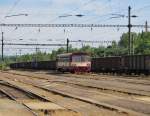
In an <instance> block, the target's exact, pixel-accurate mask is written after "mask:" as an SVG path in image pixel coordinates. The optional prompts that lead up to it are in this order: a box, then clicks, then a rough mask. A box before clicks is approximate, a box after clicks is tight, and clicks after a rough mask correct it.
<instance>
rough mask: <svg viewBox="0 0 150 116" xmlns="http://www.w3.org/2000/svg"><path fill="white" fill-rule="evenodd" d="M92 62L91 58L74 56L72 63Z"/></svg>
mask: <svg viewBox="0 0 150 116" xmlns="http://www.w3.org/2000/svg"><path fill="white" fill-rule="evenodd" d="M87 61H90V57H89V56H87V55H80V56H73V57H72V62H87Z"/></svg>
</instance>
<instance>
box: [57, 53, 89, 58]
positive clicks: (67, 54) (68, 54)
mask: <svg viewBox="0 0 150 116" xmlns="http://www.w3.org/2000/svg"><path fill="white" fill-rule="evenodd" d="M70 55H88V53H85V52H75V53H64V54H59V55H57V57H60V56H61V57H62V56H70Z"/></svg>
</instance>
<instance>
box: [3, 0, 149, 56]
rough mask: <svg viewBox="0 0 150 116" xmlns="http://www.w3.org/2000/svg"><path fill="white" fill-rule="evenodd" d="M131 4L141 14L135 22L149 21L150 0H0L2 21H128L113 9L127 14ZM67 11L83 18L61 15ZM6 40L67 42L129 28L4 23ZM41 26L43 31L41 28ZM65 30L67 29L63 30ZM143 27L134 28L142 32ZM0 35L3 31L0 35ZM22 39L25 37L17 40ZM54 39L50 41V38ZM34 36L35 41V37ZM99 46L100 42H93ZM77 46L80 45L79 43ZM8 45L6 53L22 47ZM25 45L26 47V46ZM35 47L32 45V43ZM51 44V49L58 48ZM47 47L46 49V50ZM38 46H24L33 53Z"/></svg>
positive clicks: (112, 37) (106, 37) (111, 35)
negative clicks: (25, 14) (60, 26)
mask: <svg viewBox="0 0 150 116" xmlns="http://www.w3.org/2000/svg"><path fill="white" fill-rule="evenodd" d="M129 5H130V6H131V7H132V14H135V15H137V16H138V18H135V19H132V24H144V23H145V21H146V20H147V21H148V23H150V15H149V10H150V0H0V23H60V24H61V23H66V24H68V23H86V24H89V23H94V24H127V22H128V21H127V18H115V19H111V17H112V15H111V14H113V13H117V14H122V15H126V16H127V13H128V12H127V9H128V6H129ZM19 13H27V14H29V16H27V17H25V16H19V17H11V18H5V16H7V15H15V14H19ZM66 14H72V15H76V14H83V15H85V16H84V17H82V18H79V17H75V16H72V17H67V18H58V17H59V16H61V15H66ZM1 30H2V31H4V37H5V41H6V42H14V43H15V42H20V43H21V42H24V43H25V42H30V43H31V42H32V43H48V42H50V43H65V42H66V38H69V39H70V40H99V41H103V40H108V41H110V40H116V41H118V40H119V38H120V36H121V34H122V33H124V32H127V28H93V30H92V31H91V29H90V28H17V29H16V28H7V27H2V28H1ZM39 30H40V31H39ZM64 30H65V32H64ZM142 30H144V29H142V28H133V29H132V31H134V32H141V31H142ZM0 36H1V35H0ZM19 39H23V40H22V41H18V40H19ZM50 39H51V40H52V41H48V40H50ZM33 40H34V41H33ZM92 45H93V46H99V45H100V44H92ZM74 46H78V47H81V44H80V43H77V44H74ZM19 47H22V46H17V47H12V46H5V48H6V49H5V50H6V51H5V54H6V55H12V54H13V55H14V54H19V50H13V52H11V53H10V51H12V49H11V48H19ZM24 48H25V47H24ZM31 48H33V47H31ZM56 48H57V47H51V48H50V49H49V50H45V51H47V52H48V51H49V52H50V51H51V50H53V49H56ZM43 51H44V50H43ZM31 52H35V50H34V49H33V50H30V51H29V50H22V54H23V53H31Z"/></svg>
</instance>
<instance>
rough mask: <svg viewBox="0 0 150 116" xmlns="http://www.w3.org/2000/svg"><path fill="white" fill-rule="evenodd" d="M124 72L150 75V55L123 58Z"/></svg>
mask: <svg viewBox="0 0 150 116" xmlns="http://www.w3.org/2000/svg"><path fill="white" fill-rule="evenodd" d="M121 65H122V71H123V72H125V73H128V74H132V73H134V74H141V73H142V74H146V75H148V74H150V55H130V56H122V59H121Z"/></svg>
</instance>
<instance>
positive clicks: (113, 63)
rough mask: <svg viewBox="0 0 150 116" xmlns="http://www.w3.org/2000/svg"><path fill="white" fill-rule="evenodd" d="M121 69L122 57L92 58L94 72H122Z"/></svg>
mask: <svg viewBox="0 0 150 116" xmlns="http://www.w3.org/2000/svg"><path fill="white" fill-rule="evenodd" d="M120 69H121V57H120V56H114V57H100V58H93V59H92V71H93V72H106V73H107V72H113V73H115V72H120Z"/></svg>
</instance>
